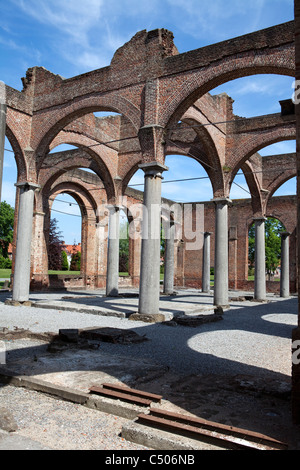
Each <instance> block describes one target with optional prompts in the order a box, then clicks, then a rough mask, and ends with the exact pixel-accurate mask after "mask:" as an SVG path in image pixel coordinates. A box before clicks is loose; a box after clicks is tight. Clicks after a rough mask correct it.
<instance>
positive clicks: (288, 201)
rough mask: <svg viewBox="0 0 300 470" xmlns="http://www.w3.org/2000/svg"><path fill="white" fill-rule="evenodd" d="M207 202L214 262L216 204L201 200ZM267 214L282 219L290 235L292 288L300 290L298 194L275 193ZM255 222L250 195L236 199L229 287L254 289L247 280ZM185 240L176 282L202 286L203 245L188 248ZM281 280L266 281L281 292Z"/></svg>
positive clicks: (230, 232) (207, 225)
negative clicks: (299, 276) (299, 274)
mask: <svg viewBox="0 0 300 470" xmlns="http://www.w3.org/2000/svg"><path fill="white" fill-rule="evenodd" d="M199 204H203V205H204V214H205V217H204V230H203V231H205V232H211V266H212V267H213V266H214V243H215V237H214V231H215V204H214V203H213V202H204V203H199ZM195 207H196V204H194V205H193V212H192V216H193V223H194V225H195V224H196V220H195ZM266 216H267V217H274V218H277V219H279V220H280V221H281V222H282V223H283V224H284V226H285V228H286V230H287V231H288V232H290V233H291V236H290V289H291V292H296V291H297V282H296V281H297V261H296V260H297V252H296V251H297V250H296V243H295V241H296V236H297V235H296V224H297V202H296V196H280V197H273V198H271V200H270V201H269V204H268V208H267V213H266ZM252 223H253V211H252V204H251V200H250V199H242V200H235V201H233V203H232V204H231V205H230V206H229V209H228V244H229V287H230V288H231V289H241V290H253V289H254V282H253V281H248V231H249V228H250V226H251V224H252ZM185 246H186V240H185V239H184V238H183V242H182V243H181V244H180V245H179V247H178V250H177V256H178V264H179V266H180V269H179V270H178V271H177V273H176V277H175V279H176V285H177V286H184V287H193V288H197V289H201V288H202V249H198V250H190V251H189V250H185ZM279 287H280V284H279V282H277V281H274V282H273V281H271V282H269V281H268V282H267V290H268V292H279Z"/></svg>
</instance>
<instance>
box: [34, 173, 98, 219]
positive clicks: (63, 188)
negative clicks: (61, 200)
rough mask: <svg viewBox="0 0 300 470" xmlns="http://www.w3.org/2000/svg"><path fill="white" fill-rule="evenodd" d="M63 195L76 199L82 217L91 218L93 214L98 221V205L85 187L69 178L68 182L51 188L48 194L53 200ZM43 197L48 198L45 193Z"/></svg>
mask: <svg viewBox="0 0 300 470" xmlns="http://www.w3.org/2000/svg"><path fill="white" fill-rule="evenodd" d="M62 193H65V194H69V195H70V196H72V197H73V198H74V199H75V201H76V202H77V204H78V206H79V208H80V212H81V217H89V216H90V214H93V218H94V219H95V221H96V214H97V203H96V201H95V199H94V198H93V196H92V194H91V193H90V192H89V191H88V190H87V189H86V188H85V187H84V186H82V185H80V184H79V183H77V182H73V181H69V180H68V178H67V179H66V181H64V182H59V183H58V184H57V185H55V186H54V187H53V188H51V190H50V191H49V194H48V198H49V199H51V198H52V196H53V195H54V194H55V198H56V197H57V196H58V195H59V194H62ZM43 196H44V197H45V198H47V196H46V194H45V193H43ZM83 197H84V198H85V199H86V202H85V201H84V199H83ZM44 202H45V201H44ZM53 202H54V201H52V203H51V204H49V206H50V211H51V208H52V204H53ZM87 204H89V206H88V205H87Z"/></svg>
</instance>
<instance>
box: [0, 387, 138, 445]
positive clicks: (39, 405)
mask: <svg viewBox="0 0 300 470" xmlns="http://www.w3.org/2000/svg"><path fill="white" fill-rule="evenodd" d="M0 407H5V408H7V409H9V410H11V412H12V414H13V417H14V419H15V421H16V423H17V426H18V430H17V435H18V436H21V437H25V438H29V439H31V440H33V441H36V442H37V443H39V444H42V445H43V446H45V447H47V448H50V449H53V450H145V449H146V448H145V447H143V446H139V445H137V444H134V443H131V442H129V441H126V440H125V439H123V438H122V437H120V433H121V429H122V426H123V424H124V423H125V422H126V419H124V418H120V417H119V416H113V415H110V414H107V413H102V412H100V411H94V410H90V409H88V408H84V407H83V406H81V405H77V404H74V403H69V402H67V401H63V400H59V399H55V398H53V397H48V396H47V395H45V394H42V393H39V392H35V391H32V390H26V389H22V388H16V387H12V386H5V387H0ZM14 434H15V433H14ZM14 437H15V436H13V438H14ZM0 449H1V439H0Z"/></svg>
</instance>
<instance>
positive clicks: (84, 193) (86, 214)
mask: <svg viewBox="0 0 300 470" xmlns="http://www.w3.org/2000/svg"><path fill="white" fill-rule="evenodd" d="M69 178H70V175H66V177H65V181H59V182H58V184H57V185H55V184H54V186H53V187H52V188H48V190H46V189H45V188H44V189H43V193H42V199H43V210H44V213H45V218H44V233H45V237H47V228H48V227H49V223H50V217H51V210H52V205H53V202H54V200H55V199H56V197H59V195H60V194H62V193H65V194H66V193H67V194H69V195H70V196H72V197H73V198H74V200H75V201H76V202H77V204H78V205H79V208H80V212H81V275H83V276H85V275H86V274H87V271H88V269H89V268H91V266H89V264H93V263H95V259H96V258H97V255H96V252H95V246H94V250H93V249H92V247H91V243H89V241H90V236H89V227H88V226H89V225H93V226H96V221H97V203H96V201H95V199H94V198H93V196H92V194H91V193H90V192H89V190H88V189H87V188H85V187H84V186H83V185H82V184H80V183H78V182H75V181H72V180H70V179H69ZM53 196H54V198H53V200H52V197H53ZM94 231H95V229H94ZM90 252H92V253H90ZM89 257H90V258H89ZM94 269H96V265H95V266H94Z"/></svg>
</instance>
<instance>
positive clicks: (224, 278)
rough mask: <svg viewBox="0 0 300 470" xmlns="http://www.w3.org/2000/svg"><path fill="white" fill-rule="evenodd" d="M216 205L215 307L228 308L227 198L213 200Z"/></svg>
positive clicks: (228, 200) (228, 202)
mask: <svg viewBox="0 0 300 470" xmlns="http://www.w3.org/2000/svg"><path fill="white" fill-rule="evenodd" d="M213 201H214V202H215V204H216V219H215V266H214V305H216V306H220V307H228V303H229V301H228V204H230V203H231V201H230V199H227V198H216V199H213Z"/></svg>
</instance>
